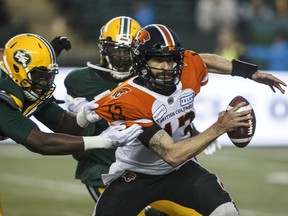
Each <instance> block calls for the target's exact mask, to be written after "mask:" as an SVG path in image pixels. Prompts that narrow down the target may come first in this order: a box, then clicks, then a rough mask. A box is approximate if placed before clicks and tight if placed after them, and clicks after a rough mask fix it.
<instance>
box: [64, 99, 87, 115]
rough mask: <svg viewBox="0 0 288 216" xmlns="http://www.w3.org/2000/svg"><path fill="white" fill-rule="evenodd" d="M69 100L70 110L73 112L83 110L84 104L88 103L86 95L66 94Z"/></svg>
mask: <svg viewBox="0 0 288 216" xmlns="http://www.w3.org/2000/svg"><path fill="white" fill-rule="evenodd" d="M66 99H67V102H68V110H69V111H70V112H73V113H79V112H81V111H82V107H83V106H84V104H86V103H88V101H87V100H86V98H85V97H75V98H73V97H72V96H71V95H67V96H66Z"/></svg>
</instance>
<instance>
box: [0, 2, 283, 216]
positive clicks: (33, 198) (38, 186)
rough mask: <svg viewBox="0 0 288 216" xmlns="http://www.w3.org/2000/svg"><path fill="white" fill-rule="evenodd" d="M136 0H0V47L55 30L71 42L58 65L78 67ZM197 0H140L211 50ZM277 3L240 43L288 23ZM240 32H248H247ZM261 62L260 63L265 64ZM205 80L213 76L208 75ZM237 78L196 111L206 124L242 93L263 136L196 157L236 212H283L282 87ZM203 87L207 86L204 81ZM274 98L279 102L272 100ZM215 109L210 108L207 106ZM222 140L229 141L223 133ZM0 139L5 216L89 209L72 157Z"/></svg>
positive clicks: (187, 43)
mask: <svg viewBox="0 0 288 216" xmlns="http://www.w3.org/2000/svg"><path fill="white" fill-rule="evenodd" d="M215 1H216V0H215ZM231 1H232V0H231ZM233 1H234V0H233ZM285 1H286V0H273V1H272V0H265V1H264V2H265V3H266V4H267V5H268V6H270V7H271V8H273V10H274V11H276V10H279V8H278V7H277V5H279V4H281V2H282V5H283V2H285ZM134 2H135V1H133V0H117V1H116V0H115V1H113V0H81V1H80V0H27V1H18V0H0V5H1V7H0V19H1V20H0V32H1V35H0V47H3V46H4V44H5V42H6V41H7V40H8V39H9V38H10V37H12V36H14V35H15V34H18V33H23V32H33V33H36V34H40V35H42V36H44V37H46V38H47V39H48V40H51V39H52V38H54V37H55V36H58V35H66V36H67V37H68V38H69V39H70V40H71V42H72V50H70V51H69V52H63V54H62V55H61V56H60V58H59V64H60V66H62V67H63V66H65V67H78V66H84V65H85V64H86V61H87V60H89V61H92V62H98V59H97V56H98V55H97V52H98V50H97V40H98V35H99V29H100V27H101V26H102V25H103V23H105V22H106V21H108V20H109V19H110V18H112V17H115V16H118V15H129V16H131V15H132V14H133V7H132V6H133V3H134ZM198 2H199V0H198V1H197V0H179V1H174V0H166V1H161V0H154V1H152V0H147V1H145V3H152V5H153V7H154V9H155V11H156V14H157V16H156V18H155V23H163V24H166V25H168V26H169V27H171V28H172V29H173V30H175V31H176V32H177V33H178V35H179V37H180V38H181V40H182V44H183V46H184V47H186V48H189V49H194V50H196V51H198V52H213V51H214V49H215V46H216V30H212V31H210V32H209V33H207V32H206V33H205V32H201V31H200V30H199V29H198V28H197V26H196V17H195V10H196V5H197V3H198ZM238 2H241V3H243V2H249V1H248V0H241V1H238ZM286 2H287V1H286ZM284 5H285V4H284ZM282 9H283V10H282V14H281V16H277V17H275V18H274V19H273V20H270V21H266V22H262V21H259V20H251V21H250V22H249V23H248V29H247V26H246V29H245V30H243V28H242V29H241V27H243V25H242V26H241V25H238V26H237V33H238V36H239V38H240V39H241V40H242V41H243V42H245V43H259V44H266V45H268V44H269V41H271V38H272V36H273V34H274V33H275V31H276V29H277V28H279V27H280V28H284V29H286V30H287V29H288V25H287V23H288V19H287V14H288V13H287V8H284V7H283V8H282ZM283 11H284V12H283ZM246 24H247V23H246ZM246 30H249V34H248V33H247V32H246ZM247 35H249V37H247ZM261 66H263V67H262V68H263V69H265V64H263V65H261ZM70 69H71V68H70ZM60 71H61V72H62V74H61V75H60V77H58V79H57V82H58V83H57V85H58V87H57V91H59V92H60V93H59V95H58V96H57V97H59V99H63V97H64V94H65V89H64V88H63V86H62V84H61V81H62V80H63V78H64V77H65V72H64V71H65V69H64V68H61V70H60ZM287 74H288V73H287V72H286V73H285V72H281V73H279V74H277V75H279V77H281V78H282V79H283V80H285V81H286V82H287V80H288V79H287ZM211 81H212V82H213V81H214V77H213V76H212V77H211ZM218 81H219V80H216V81H215V82H218ZM242 82H243V80H241V79H239V81H237V85H235V88H234V90H233V91H232V92H230V94H228V95H229V96H228V95H227V97H226V96H224V97H223V94H224V93H223V92H225V94H226V93H227V92H228V91H229V90H230V89H231V87H229V88H230V89H229V88H228V87H225V89H224V91H220V92H218V90H217V91H216V89H215V90H214V89H213V90H212V91H213V92H212V93H211V89H209V90H208V89H207V94H208V91H209V92H210V95H207V94H206V90H205V89H204V90H203V93H202V95H203V99H202V98H199V99H197V100H199V101H198V102H199V104H200V105H201V106H202V105H206V106H205V107H207V110H200V113H198V114H199V115H200V116H201V115H202V114H205V113H206V114H208V115H209V117H210V118H209V119H208V120H207V121H208V122H210V121H211V120H212V119H213V118H216V114H217V112H218V109H222V108H225V107H226V104H227V103H228V102H229V100H230V99H231V96H232V95H234V94H243V96H245V97H248V99H249V101H250V102H251V103H252V104H253V107H255V108H256V109H257V110H256V114H257V129H256V135H257V136H259V137H263V136H264V140H263V142H261V141H257V140H258V137H254V138H255V139H253V141H252V142H251V145H249V146H248V147H247V148H245V149H238V148H235V147H233V146H232V145H231V143H230V144H229V143H228V144H227V143H224V147H223V148H222V149H221V150H219V151H217V152H216V153H215V154H214V155H213V156H206V155H202V154H201V155H200V156H199V160H200V161H201V162H202V163H203V164H204V165H205V166H206V167H207V168H209V169H210V170H211V171H213V172H215V173H217V174H218V175H219V177H220V178H221V179H222V180H223V182H224V185H225V187H226V188H227V190H228V191H230V192H231V194H232V196H233V198H234V199H235V201H236V202H237V203H238V207H239V209H240V210H241V212H242V215H245V216H260V215H261V216H270V215H273V216H284V215H285V216H286V215H287V212H288V206H287V194H288V166H287V163H288V149H287V145H288V135H287V122H288V105H287V104H288V99H287V93H286V95H280V94H279V93H278V94H277V95H275V94H273V93H271V92H269V89H267V88H261V87H260V88H257V90H256V88H254V87H252V89H250V88H249V89H247V88H243V85H242ZM218 84H219V83H218ZM249 85H250V83H249ZM220 86H221V87H222V86H224V85H222V84H219V88H220ZM252 86H253V85H252ZM233 87H234V86H233ZM207 88H210V87H209V85H208V87H207ZM217 89H218V88H217ZM242 90H243V91H242ZM57 94H58V93H57ZM276 99H277V100H276ZM203 100H206V101H203ZM211 101H212V102H211ZM219 101H220V103H219ZM275 101H276V102H277V103H274V102H275ZM279 101H280V102H279ZM207 103H208V104H207ZM271 104H272V105H273V104H280V105H279V106H278V108H275V110H276V115H274V114H275V113H274V114H271V112H269V110H268V108H269V106H270V105H271ZM215 107H216V109H215V110H216V111H215V110H214V109H213V108H215ZM270 111H271V110H270ZM279 116H280V118H278V117H279ZM275 117H276V118H275ZM201 120H203V119H201ZM271 121H272V123H271ZM205 124H206V123H205ZM197 125H198V126H199V127H200V129H203V128H205V126H206V125H201V123H200V122H199V123H198V122H197ZM202 127H203V128H202ZM258 131H259V132H258ZM263 131H264V132H263ZM256 135H255V136H256ZM262 135H263V136H262ZM223 137H224V136H223ZM226 138H227V137H226ZM268 138H269V139H268ZM223 141H224V142H227V139H225V140H223ZM256 141H257V142H256ZM0 144H1V150H0V200H1V201H2V207H3V212H4V215H5V216H28V215H29V216H48V215H49V216H50V215H58V216H66V215H70V216H71V215H73V216H78V215H79V216H80V215H90V214H91V211H92V208H93V202H92V200H91V198H90V196H89V195H88V193H87V192H86V189H85V188H84V186H83V185H82V184H81V183H80V182H79V181H76V180H75V179H74V171H75V166H76V163H75V161H74V160H73V159H72V158H71V157H70V156H64V157H46V156H41V155H37V154H34V153H31V152H29V151H28V150H26V149H25V148H24V147H22V146H19V145H12V144H11V142H9V143H7V142H1V143H0ZM276 146H277V147H276Z"/></svg>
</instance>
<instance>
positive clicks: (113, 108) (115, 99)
mask: <svg viewBox="0 0 288 216" xmlns="http://www.w3.org/2000/svg"><path fill="white" fill-rule="evenodd" d="M144 98H145V99H144ZM154 100H155V98H154V97H152V96H151V95H149V94H145V92H143V91H141V90H139V89H138V88H135V87H133V86H131V85H129V84H127V82H125V83H124V84H122V85H120V86H118V87H117V88H116V89H114V90H113V91H112V92H111V93H110V94H109V95H107V96H105V97H104V98H101V99H100V100H99V101H97V103H98V104H99V107H98V108H97V109H96V113H98V114H99V115H100V116H101V117H102V118H104V119H105V120H106V121H108V122H110V123H116V124H119V123H125V125H127V126H130V125H132V124H134V123H137V124H139V125H141V126H142V127H149V126H151V125H153V124H154V121H153V117H152V111H151V107H152V104H153V102H154Z"/></svg>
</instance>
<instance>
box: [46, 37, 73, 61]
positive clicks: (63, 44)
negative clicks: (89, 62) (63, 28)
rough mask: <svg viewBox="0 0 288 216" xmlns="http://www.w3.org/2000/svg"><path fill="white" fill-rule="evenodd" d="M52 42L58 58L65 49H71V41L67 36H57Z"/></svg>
mask: <svg viewBox="0 0 288 216" xmlns="http://www.w3.org/2000/svg"><path fill="white" fill-rule="evenodd" d="M50 44H51V45H52V47H53V49H54V51H55V55H56V58H58V56H59V55H60V54H61V52H62V50H63V49H65V50H67V51H68V50H70V49H71V43H70V41H69V39H68V38H67V37H65V36H58V37H55V38H54V39H53V40H52V41H50Z"/></svg>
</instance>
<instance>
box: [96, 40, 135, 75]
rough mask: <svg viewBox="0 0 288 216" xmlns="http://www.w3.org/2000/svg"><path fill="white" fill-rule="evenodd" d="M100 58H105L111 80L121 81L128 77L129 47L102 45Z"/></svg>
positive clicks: (129, 73)
mask: <svg viewBox="0 0 288 216" xmlns="http://www.w3.org/2000/svg"><path fill="white" fill-rule="evenodd" d="M102 47H103V51H102V56H103V57H104V58H105V60H106V62H107V64H108V68H109V69H110V70H111V72H110V74H111V76H112V77H113V78H115V79H118V80H122V79H125V78H127V77H129V76H130V75H131V74H132V72H131V65H132V60H131V53H130V52H131V47H129V46H127V45H117V44H114V43H103V45H102Z"/></svg>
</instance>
